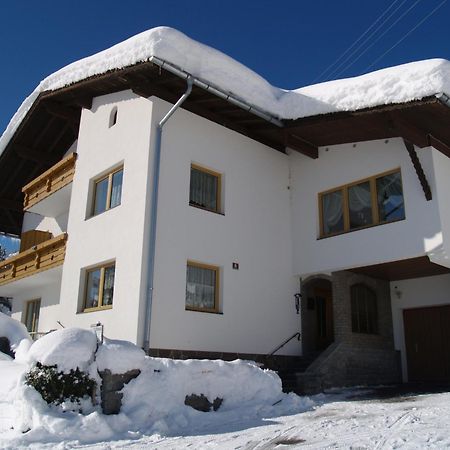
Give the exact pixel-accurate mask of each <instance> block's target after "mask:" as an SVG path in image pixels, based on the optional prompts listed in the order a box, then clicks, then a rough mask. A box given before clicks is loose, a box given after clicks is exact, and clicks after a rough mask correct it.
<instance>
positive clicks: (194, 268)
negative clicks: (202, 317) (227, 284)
mask: <svg viewBox="0 0 450 450" xmlns="http://www.w3.org/2000/svg"><path fill="white" fill-rule="evenodd" d="M218 289H219V268H218V267H215V266H208V265H206V264H200V263H196V262H192V261H188V263H187V271H186V309H187V310H193V311H204V312H219V304H218V303H219V302H218Z"/></svg>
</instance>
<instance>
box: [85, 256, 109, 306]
mask: <svg viewBox="0 0 450 450" xmlns="http://www.w3.org/2000/svg"><path fill="white" fill-rule="evenodd" d="M110 267H114V285H113V286H115V284H116V261H111V262H109V263H104V264H98V265H96V266H93V267H89V269H85V274H84V276H85V280H84V294H83V305H82V309H81V312H82V313H84V312H92V311H99V310H104V309H112V307H113V303H114V291H113V303H112V304H111V305H103V295H104V287H105V270H106V269H108V268H110ZM99 269H100V281H99V291H98V305H97V306H95V307H91V308H87V307H86V302H87V296H88V284H89V274H90V273H92V272H95V271H97V270H99ZM113 289H114V287H113Z"/></svg>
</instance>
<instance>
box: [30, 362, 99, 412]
mask: <svg viewBox="0 0 450 450" xmlns="http://www.w3.org/2000/svg"><path fill="white" fill-rule="evenodd" d="M25 383H26V384H28V385H29V386H32V387H34V389H36V391H38V392H39V394H41V396H42V398H43V399H44V400H45V401H46V402H47V403H48V404H51V403H53V404H55V405H60V404H61V403H63V402H65V401H71V402H74V403H80V400H81V399H83V398H85V397H89V398H92V396H93V393H94V390H95V385H96V383H95V380H93V379H91V378H89V376H88V375H87V374H86V373H84V372H82V371H81V370H80V369H78V368H77V369H76V370H73V369H72V370H71V371H70V372H69V373H64V372H58V370H57V367H56V366H44V365H43V364H41V363H39V362H38V363H37V364H36V366H35V367H33V368H32V369H31V370H30V371H29V372H28V373H27V374H26V375H25Z"/></svg>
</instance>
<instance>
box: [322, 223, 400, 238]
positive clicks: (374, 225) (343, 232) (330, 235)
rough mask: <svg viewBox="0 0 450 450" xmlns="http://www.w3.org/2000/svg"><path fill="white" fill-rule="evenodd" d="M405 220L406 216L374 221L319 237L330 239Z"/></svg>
mask: <svg viewBox="0 0 450 450" xmlns="http://www.w3.org/2000/svg"><path fill="white" fill-rule="evenodd" d="M403 220H406V217H404V218H403V219H397V220H391V221H389V222H380V223H373V224H371V225H365V226H363V227H359V228H353V229H351V230H346V231H338V232H336V233H330V234H326V235H323V236H319V237H318V238H317V240H318V241H321V240H322V239H328V238H331V237H334V236H341V235H343V234H349V233H354V232H355V231H361V230H367V229H368V228H374V227H380V226H382V225H389V224H391V223H397V222H402V221H403Z"/></svg>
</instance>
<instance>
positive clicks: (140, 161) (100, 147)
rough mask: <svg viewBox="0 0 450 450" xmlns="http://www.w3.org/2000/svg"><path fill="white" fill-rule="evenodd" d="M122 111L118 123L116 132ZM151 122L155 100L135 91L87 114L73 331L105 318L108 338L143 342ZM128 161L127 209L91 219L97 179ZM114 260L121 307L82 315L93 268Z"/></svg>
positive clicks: (73, 218)
mask: <svg viewBox="0 0 450 450" xmlns="http://www.w3.org/2000/svg"><path fill="white" fill-rule="evenodd" d="M115 106H117V108H118V116H117V123H116V125H114V126H112V127H109V121H110V113H111V110H112V108H113V107H115ZM151 123H152V103H151V102H149V101H148V100H145V99H142V98H140V97H138V96H136V95H134V94H133V93H132V92H131V91H124V92H120V93H115V94H110V95H105V96H102V97H98V98H95V99H94V101H93V105H92V109H91V110H83V112H82V116H81V124H80V132H79V139H78V146H77V153H78V159H77V163H76V171H75V176H74V180H73V186H72V198H71V207H70V212H69V219H68V227H67V229H68V235H69V238H68V243H67V252H66V259H65V263H64V268H63V279H62V289H61V309H60V320H61V321H62V322H63V323H64V324H65V325H66V326H79V327H89V326H90V325H91V324H95V323H96V322H98V321H100V322H101V323H102V324H104V333H105V335H106V336H108V337H114V338H119V339H126V340H130V341H132V342H137V323H138V321H139V317H138V315H139V305H140V303H141V300H142V298H141V296H142V289H141V283H142V277H141V275H142V273H141V272H142V259H143V251H144V250H143V249H144V243H143V236H144V222H145V209H146V201H147V198H146V197H147V192H148V182H149V180H148V178H147V171H148V158H149V145H150V128H151ZM121 164H123V167H124V176H123V186H122V202H121V205H119V206H117V207H116V208H114V209H111V210H109V211H105V212H104V213H102V214H99V215H97V216H95V217H89V213H88V211H89V210H90V206H91V204H92V203H91V202H92V192H93V189H92V187H93V179H94V178H96V177H98V176H99V175H101V174H103V173H106V172H107V171H108V170H110V169H111V168H114V167H117V166H118V165H121ZM111 260H115V261H116V272H115V275H116V277H115V286H114V288H115V290H114V301H113V303H114V304H113V308H112V309H110V310H100V311H96V312H86V313H83V312H81V309H82V303H83V297H84V274H85V268H87V267H90V266H93V265H97V264H100V263H104V262H107V261H111Z"/></svg>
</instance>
